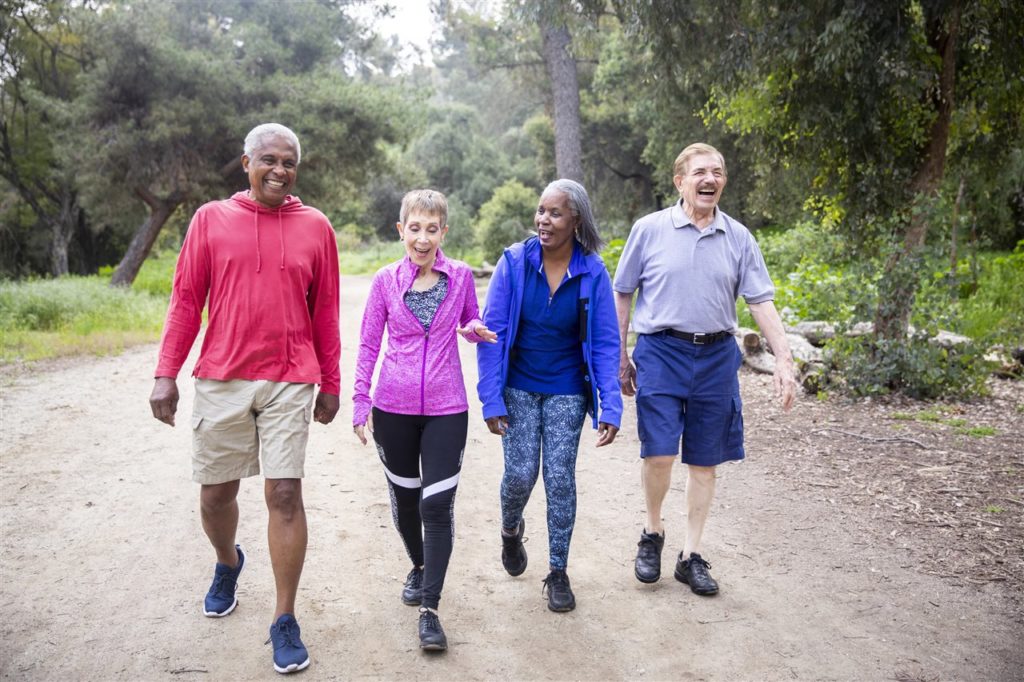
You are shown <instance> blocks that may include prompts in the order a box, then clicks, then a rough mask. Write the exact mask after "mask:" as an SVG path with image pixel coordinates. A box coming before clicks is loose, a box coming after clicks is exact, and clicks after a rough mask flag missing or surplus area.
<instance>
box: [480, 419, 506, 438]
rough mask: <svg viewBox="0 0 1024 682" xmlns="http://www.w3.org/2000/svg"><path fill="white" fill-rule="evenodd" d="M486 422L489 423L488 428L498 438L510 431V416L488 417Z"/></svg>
mask: <svg viewBox="0 0 1024 682" xmlns="http://www.w3.org/2000/svg"><path fill="white" fill-rule="evenodd" d="M485 421H486V422H487V428H488V429H490V430H491V433H493V434H494V435H496V436H504V435H505V432H506V431H508V415H502V416H501V417H488V418H487V419H486V420H485Z"/></svg>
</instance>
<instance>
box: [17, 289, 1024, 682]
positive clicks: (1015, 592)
mask: <svg viewBox="0 0 1024 682" xmlns="http://www.w3.org/2000/svg"><path fill="white" fill-rule="evenodd" d="M368 282H369V280H368V278H354V277H347V278H344V279H343V283H342V286H343V288H344V297H343V301H344V303H343V305H344V310H343V312H342V319H343V320H344V321H345V325H344V329H343V348H344V351H343V353H344V354H343V358H342V374H343V387H344V389H343V393H344V394H346V395H344V396H343V400H342V412H341V414H339V418H338V420H337V421H336V422H335V423H334V424H332V425H330V426H328V427H323V426H320V425H315V426H314V428H313V429H312V436H311V440H310V447H309V454H308V459H307V473H308V478H307V479H306V483H305V498H306V505H307V510H308V516H309V525H310V543H309V552H308V556H307V561H306V568H305V573H304V575H303V580H302V587H301V590H300V594H299V613H298V616H299V620H300V622H301V624H302V626H303V636H304V640H305V642H306V644H307V646H308V647H309V649H310V652H311V655H312V658H313V664H312V665H311V666H310V668H309V669H308V670H307V671H306V672H305V673H303V674H302V679H307V680H308V679H350V678H352V679H360V678H362V679H365V678H369V679H452V680H478V679H587V680H589V679H631V680H636V679H649V680H662V679H673V680H680V679H684V680H688V679H715V680H734V679H744V680H761V679H815V680H817V679H843V680H846V679H858V680H859V679H873V680H877V679H902V680H933V679H978V680H982V679H984V680H1013V679H1021V677H1022V676H1024V651H1022V647H1021V642H1022V641H1024V625H1022V615H1021V612H1020V600H1019V594H1020V593H1019V585H1018V584H1017V583H1015V582H1013V581H1002V582H986V583H985V584H984V585H982V586H979V585H975V584H973V583H970V582H964V583H963V584H962V585H958V584H957V583H956V582H955V580H952V579H950V578H949V577H939V576H935V575H928V574H926V573H925V572H924V571H923V570H922V569H921V564H920V562H918V561H917V560H916V559H917V558H920V557H922V556H924V555H923V554H922V552H923V551H924V550H921V549H919V548H917V545H916V544H914V543H908V544H905V545H903V546H900V545H899V544H898V543H897V542H894V541H892V538H893V537H896V536H895V535H894V534H893V533H892V532H891V529H892V528H893V527H894V525H893V524H897V526H898V522H899V519H898V518H895V519H894V515H893V514H890V513H886V509H888V507H885V506H884V505H883V506H881V507H880V506H879V505H877V504H874V505H872V504H856V503H846V502H844V499H846V498H844V497H843V496H841V495H838V494H834V493H837V492H839V491H841V490H842V489H843V486H846V485H847V481H848V480H857V479H856V469H855V470H854V472H853V473H850V471H849V469H848V470H847V473H843V471H842V468H841V467H838V468H836V467H834V466H832V463H831V462H830V463H829V464H828V466H826V465H825V464H823V463H821V462H816V461H809V459H808V458H814V457H815V456H816V454H815V453H816V448H808V447H806V446H807V444H808V442H809V441H808V440H807V439H808V438H809V437H810V436H809V435H808V434H809V433H810V432H811V431H812V430H813V428H812V426H814V425H815V424H816V427H814V428H817V427H820V426H821V423H822V422H821V421H819V420H821V419H825V420H827V419H834V418H835V417H836V415H838V416H839V417H842V418H845V417H844V415H845V413H844V412H843V410H844V409H845V408H843V407H842V406H839V405H836V406H829V405H821V404H818V403H817V402H815V401H812V400H811V399H804V400H803V402H802V403H801V404H800V405H798V406H797V408H796V409H795V410H794V412H793V413H791V414H790V415H787V416H782V415H781V414H779V412H778V411H777V410H776V409H775V408H774V406H769V405H766V404H765V400H766V399H767V396H768V390H769V387H768V383H767V379H766V378H764V377H761V376H758V375H754V374H748V373H744V374H743V377H742V381H743V392H744V400H745V404H746V405H747V406H748V416H747V429H748V433H749V436H748V460H747V461H746V462H745V463H743V464H740V465H731V466H726V467H723V468H722V471H721V473H720V480H719V495H718V497H717V499H716V503H715V507H714V510H713V513H712V516H711V521H710V524H709V528H708V532H707V534H706V540H705V552H704V554H705V556H706V557H708V558H709V559H710V561H711V562H712V563H713V565H714V570H713V574H714V575H715V577H716V578H717V579H718V580H719V582H720V584H721V585H722V592H721V594H720V595H719V596H718V597H716V598H710V599H706V598H705V599H702V598H698V597H696V596H695V595H693V594H691V593H690V591H689V589H688V588H686V586H684V585H682V584H680V583H677V582H676V581H675V580H673V579H672V576H671V571H672V561H673V558H674V551H675V552H677V551H678V549H679V545H680V543H681V541H682V535H683V527H684V519H683V514H682V509H683V494H682V488H683V481H682V480H677V481H675V482H674V483H673V490H672V492H671V493H670V495H669V499H668V501H667V505H666V508H667V510H668V517H667V528H668V543H667V546H666V551H665V556H664V560H663V575H664V577H663V578H662V580H661V582H660V583H657V584H655V585H653V586H644V585H641V584H640V583H638V582H637V581H636V580H635V579H634V578H633V573H632V559H633V553H634V551H635V543H636V538H637V535H638V532H639V529H640V526H641V524H642V510H643V500H642V496H641V492H640V487H639V462H638V457H637V453H638V444H637V440H636V435H635V428H634V420H633V409H634V408H633V405H632V402H631V401H627V409H626V413H627V419H626V423H625V424H624V428H623V433H622V435H621V436H620V438H619V439H618V440H617V441H616V442H615V444H614V445H613V446H612V447H610V448H605V449H603V450H596V449H595V448H594V447H593V440H594V438H593V434H592V433H585V434H584V445H583V447H582V450H581V453H580V460H579V490H580V500H579V513H578V520H577V525H576V531H575V536H574V540H573V546H572V553H571V555H570V566H569V574H570V576H571V577H572V580H573V587H574V589H575V592H576V595H577V600H578V607H577V609H576V611H574V612H572V613H570V614H564V615H563V614H553V613H551V612H549V611H548V610H547V608H546V603H545V601H544V600H543V599H542V597H541V579H542V578H543V577H544V575H545V573H546V566H545V563H546V562H545V558H546V534H545V530H544V529H545V523H544V502H543V495H542V488H541V487H540V486H539V485H538V488H537V490H536V492H535V494H534V498H533V500H532V501H531V503H530V506H529V507H528V508H527V517H528V518H527V524H528V526H529V528H530V532H529V534H528V535H529V542H528V544H527V550H528V551H529V554H530V566H529V568H528V569H527V571H526V573H524V574H523V575H522V576H521V577H519V578H510V577H509V576H507V575H506V574H505V573H504V572H503V570H502V568H501V564H500V562H499V558H498V554H499V541H498V518H499V510H498V496H497V489H498V482H499V478H500V474H501V446H500V442H499V441H498V440H497V438H495V437H493V436H491V435H489V434H488V433H487V432H486V428H485V427H484V425H483V422H482V421H481V420H480V419H478V418H475V417H476V416H477V415H478V414H479V406H478V404H477V403H476V401H475V399H471V408H470V409H471V416H473V417H474V418H472V419H471V420H470V423H471V426H470V440H469V445H468V447H467V451H466V457H465V467H464V471H463V477H462V482H461V485H460V490H459V495H458V502H457V504H456V520H457V538H456V544H455V553H454V556H453V557H452V562H451V569H450V571H449V575H448V580H447V584H446V588H445V593H444V597H443V599H442V604H441V614H442V618H443V623H444V625H445V629H446V631H447V633H448V637H449V641H450V643H451V649H450V650H449V651H448V652H447V654H445V655H442V656H426V655H423V654H422V653H421V652H420V651H419V649H418V647H417V643H418V642H417V640H416V636H415V624H416V610H415V609H413V608H410V607H407V606H403V605H402V604H401V602H400V601H399V599H398V595H399V591H400V589H401V581H402V579H403V578H404V576H405V573H406V572H407V570H408V566H407V564H406V561H407V560H406V559H405V557H404V553H403V550H402V546H401V543H400V541H399V538H398V535H397V533H396V532H395V531H394V529H393V527H392V525H391V516H390V512H389V508H388V504H387V493H386V490H385V484H384V477H383V475H382V473H381V470H380V465H379V462H378V461H377V458H376V456H375V454H374V453H373V451H372V450H371V449H370V448H369V447H362V446H360V445H359V443H358V441H357V440H356V438H355V437H354V436H353V434H352V432H351V429H350V423H351V403H350V401H349V400H348V399H347V397H348V395H347V394H348V393H349V392H350V385H351V384H350V382H351V376H352V367H353V364H354V349H355V337H356V334H357V329H358V320H359V316H360V313H361V310H362V300H363V298H364V297H365V295H366V291H367V289H368ZM464 351H465V352H464V356H463V360H464V365H465V367H466V374H467V377H466V383H467V386H470V387H472V386H474V385H475V380H476V377H475V362H473V356H472V349H471V348H464ZM193 359H194V358H193ZM154 362H155V348H154V347H144V348H139V349H135V350H132V351H130V352H126V353H125V354H124V355H122V356H120V357H116V358H106V359H81V360H77V361H64V362H61V363H55V364H52V365H48V366H46V367H43V368H40V369H36V370H35V371H33V372H31V373H23V374H21V375H20V376H13V377H12V376H7V377H6V379H5V380H4V381H3V384H2V385H0V391H2V403H0V408H2V414H0V419H2V423H0V426H2V433H0V522H2V548H0V550H2V551H0V577H2V585H0V613H2V614H3V618H2V621H3V622H2V625H0V634H2V643H3V648H4V651H3V654H0V676H2V677H3V678H5V679H73V680H78V679H81V680H99V679H133V680H134V679H166V680H215V679H237V680H248V679H278V678H277V676H276V674H275V673H274V672H273V670H272V669H271V666H270V647H269V646H264V644H263V643H264V640H265V639H266V637H267V627H268V625H269V619H270V615H271V613H270V609H271V608H272V605H273V598H272V597H273V578H272V575H271V571H270V565H269V557H268V554H267V550H266V540H265V520H266V514H265V511H264V508H263V501H262V496H261V494H260V490H261V488H262V486H261V485H259V484H258V483H257V482H256V481H255V480H251V481H247V482H245V483H243V485H242V493H241V497H240V505H241V508H242V521H241V526H240V531H239V539H240V541H241V542H242V543H243V544H244V545H245V547H246V549H247V552H248V554H249V563H248V564H247V567H246V570H245V572H244V573H243V575H242V580H241V582H240V592H239V595H240V596H239V601H240V605H239V607H238V609H237V610H236V612H235V613H233V614H232V615H231V616H230V617H228V618H224V619H208V618H204V617H203V616H202V614H201V613H200V610H199V604H200V600H201V598H202V595H203V593H204V592H205V589H206V587H207V583H208V579H209V574H210V569H211V564H212V556H211V552H210V550H209V548H208V545H207V543H206V540H205V538H204V536H203V535H202V531H201V529H200V525H199V520H198V514H197V489H196V486H195V485H194V484H193V483H191V482H190V480H189V464H188V449H189V430H188V423H189V419H188V415H189V414H190V411H191V399H192V391H191V382H190V381H189V380H188V379H187V378H183V379H182V380H181V381H179V386H180V387H181V389H182V393H183V396H182V398H183V399H182V403H181V405H180V412H179V416H180V418H179V425H178V427H177V428H175V429H170V428H167V427H166V426H164V425H162V424H159V423H158V422H156V421H155V420H153V418H152V417H151V416H150V414H149V408H148V405H147V403H146V398H147V397H148V394H149V390H150V387H151V380H150V379H149V377H150V372H151V371H152V367H153V365H154ZM190 367H191V362H190V364H189V365H188V366H187V368H186V370H188V369H190ZM186 376H187V371H186V372H183V377H186ZM470 393H471V395H473V394H474V393H475V392H474V391H472V390H471V391H470ZM1010 407H1011V408H1012V407H1013V406H1012V405H1011V406H1010ZM1018 409H1019V408H1018ZM812 417H813V418H812ZM844 423H845V422H837V424H838V427H837V428H839V427H842V428H843V430H849V429H850V428H851V427H849V426H844ZM815 437H817V438H819V439H820V440H822V441H827V442H828V443H831V444H832V445H833V446H835V445H836V444H837V443H838V442H839V441H841V439H843V438H844V437H845V436H842V435H841V434H838V433H835V432H833V433H831V434H822V433H818V434H817V436H815ZM1006 438H1007V440H1005V441H1003V442H1001V443H1000V448H1011V449H1013V448H1016V452H1017V453H1018V455H1017V457H1018V459H1019V457H1020V455H1019V453H1020V452H1021V451H1022V450H1024V447H1022V441H1021V440H1020V438H1019V437H1014V438H1015V439H1012V438H1010V437H1006ZM797 446H800V447H797ZM858 447H859V448H860V449H861V450H862V451H863V452H864V453H865V457H866V456H868V455H870V454H871V453H873V452H881V451H883V450H886V451H889V450H891V449H892V448H891V446H890V444H880V443H872V442H870V441H862V442H860V443H858ZM818 449H820V448H818ZM821 467H824V468H823V469H822V468H821ZM1017 471H1018V472H1019V471H1020V467H1019V466H1018V469H1017ZM808 472H810V473H808ZM815 472H818V474H821V475H817V476H816V478H813V480H812V479H809V478H808V476H810V475H812V474H814V473H815ZM880 478H884V476H881V477H880ZM815 483H817V484H819V485H813V484H815ZM820 484H824V485H820ZM851 485H852V484H851ZM850 499H853V498H850ZM1020 511H1021V510H1020V508H1017V509H1015V510H1014V513H1015V514H1016V515H1017V518H1018V519H1019V515H1020ZM950 542H955V540H950ZM1009 546H1010V547H1011V548H1013V547H1014V546H1015V545H1014V542H1013V541H1011V542H1010V545H1009ZM670 548H672V549H670ZM1016 549H1018V550H1020V549H1022V548H1021V547H1020V545H1016ZM673 550H674V551H673ZM963 566H964V564H962V563H956V562H954V563H952V564H951V565H949V566H948V567H947V568H948V570H947V571H946V573H947V574H948V575H953V576H955V575H956V574H958V572H959V571H960V569H961V568H963Z"/></svg>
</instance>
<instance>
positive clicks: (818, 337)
mask: <svg viewBox="0 0 1024 682" xmlns="http://www.w3.org/2000/svg"><path fill="white" fill-rule="evenodd" d="M788 331H790V332H792V333H794V334H799V335H800V336H802V337H804V338H805V339H807V340H808V341H809V342H810V343H811V344H813V345H815V346H818V347H821V346H823V345H825V342H826V341H828V340H829V339H831V338H833V337H834V336H835V335H836V328H835V327H834V326H833V325H832V324H831V323H829V322H821V321H818V320H805V321H803V322H797V323H796V324H795V325H793V326H792V327H790V328H789V329H788Z"/></svg>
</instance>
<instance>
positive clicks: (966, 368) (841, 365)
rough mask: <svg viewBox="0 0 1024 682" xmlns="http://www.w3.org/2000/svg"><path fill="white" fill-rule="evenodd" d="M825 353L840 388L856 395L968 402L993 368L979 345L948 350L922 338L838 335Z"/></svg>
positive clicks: (916, 335) (924, 336) (923, 336)
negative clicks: (836, 374)
mask: <svg viewBox="0 0 1024 682" xmlns="http://www.w3.org/2000/svg"><path fill="white" fill-rule="evenodd" d="M826 348H827V355H828V357H829V361H830V362H831V363H832V365H833V367H834V369H837V370H839V372H840V375H841V378H840V379H838V380H837V382H838V387H839V388H841V389H842V390H845V391H847V392H849V393H851V394H852V395H855V396H877V395H885V394H888V393H893V392H898V393H903V394H904V395H908V396H910V397H912V398H919V399H923V400H931V399H935V398H941V397H954V398H967V397H972V396H977V395H982V394H983V393H984V392H985V380H986V378H987V377H988V374H989V371H990V369H991V368H990V367H989V364H988V363H987V362H986V361H985V359H984V357H983V354H984V353H983V350H982V349H981V348H980V347H978V346H977V345H975V344H970V345H967V346H966V347H958V348H956V349H948V350H947V349H945V348H942V347H941V346H939V345H938V344H936V343H933V342H932V341H930V340H929V339H928V337H927V334H921V333H916V334H913V335H910V336H908V337H907V338H906V339H905V340H889V339H882V338H878V337H875V336H873V335H869V336H861V337H847V336H844V335H837V336H836V338H835V339H833V340H832V341H830V342H829V343H828V344H827V346H826Z"/></svg>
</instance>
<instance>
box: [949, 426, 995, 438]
mask: <svg viewBox="0 0 1024 682" xmlns="http://www.w3.org/2000/svg"><path fill="white" fill-rule="evenodd" d="M956 431H957V433H962V434H964V435H965V436H971V437H972V438H984V437H986V436H994V435H996V434H997V433H999V432H998V431H996V430H995V429H994V428H992V427H991V426H971V427H964V428H959V429H957V430H956Z"/></svg>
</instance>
